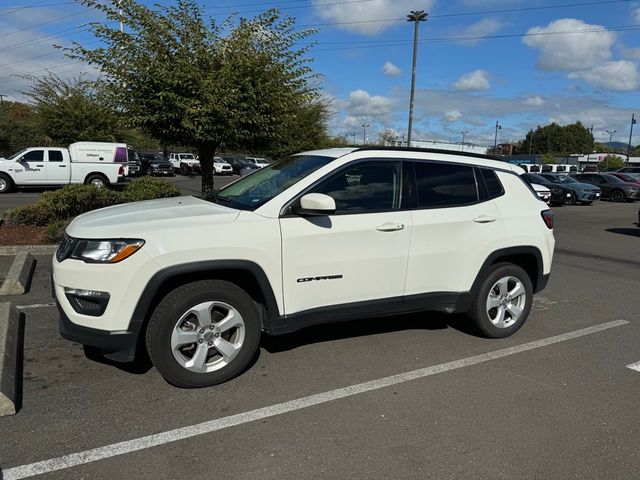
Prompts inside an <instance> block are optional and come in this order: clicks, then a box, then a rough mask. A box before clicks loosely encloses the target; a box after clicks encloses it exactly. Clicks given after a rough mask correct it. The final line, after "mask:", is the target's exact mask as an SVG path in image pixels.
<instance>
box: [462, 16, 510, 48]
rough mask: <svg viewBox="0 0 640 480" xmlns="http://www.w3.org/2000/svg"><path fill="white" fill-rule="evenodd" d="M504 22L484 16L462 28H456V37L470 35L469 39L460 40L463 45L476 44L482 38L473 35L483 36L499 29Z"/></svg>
mask: <svg viewBox="0 0 640 480" xmlns="http://www.w3.org/2000/svg"><path fill="white" fill-rule="evenodd" d="M503 26H504V24H503V23H502V22H501V21H499V20H497V19H495V18H484V19H482V20H480V21H478V22H476V23H474V24H471V25H469V26H468V27H465V28H463V29H462V30H458V31H457V32H456V35H455V36H456V37H470V38H469V40H460V42H458V43H461V44H463V45H471V46H475V45H478V44H479V43H480V42H481V41H482V39H481V38H474V37H484V36H486V35H491V34H492V33H495V32H497V31H498V30H500V29H501V28H502V27H503Z"/></svg>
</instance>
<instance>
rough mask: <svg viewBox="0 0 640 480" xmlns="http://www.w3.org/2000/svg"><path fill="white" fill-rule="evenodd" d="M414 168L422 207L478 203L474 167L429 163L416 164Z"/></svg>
mask: <svg viewBox="0 0 640 480" xmlns="http://www.w3.org/2000/svg"><path fill="white" fill-rule="evenodd" d="M414 166H415V172H416V184H417V186H418V205H419V206H420V207H422V208H424V207H451V206H455V205H466V204H469V203H474V202H477V201H478V188H477V186H476V178H475V175H474V174H473V168H472V167H467V166H464V165H454V164H446V163H429V162H414Z"/></svg>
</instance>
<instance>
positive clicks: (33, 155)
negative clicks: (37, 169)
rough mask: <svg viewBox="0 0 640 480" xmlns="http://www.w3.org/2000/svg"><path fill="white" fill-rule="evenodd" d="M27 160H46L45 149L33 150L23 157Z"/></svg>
mask: <svg viewBox="0 0 640 480" xmlns="http://www.w3.org/2000/svg"><path fill="white" fill-rule="evenodd" d="M22 160H24V161H25V162H42V161H44V150H31V151H30V152H27V153H25V154H24V156H23V157H22Z"/></svg>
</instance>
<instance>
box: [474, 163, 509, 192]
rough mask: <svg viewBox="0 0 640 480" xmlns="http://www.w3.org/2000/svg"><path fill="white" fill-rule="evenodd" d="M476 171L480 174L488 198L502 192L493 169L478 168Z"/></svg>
mask: <svg viewBox="0 0 640 480" xmlns="http://www.w3.org/2000/svg"><path fill="white" fill-rule="evenodd" d="M478 171H479V172H480V176H481V177H482V180H483V182H484V186H485V188H486V190H487V195H488V196H489V198H496V197H499V196H500V195H502V194H503V193H504V189H503V188H502V184H501V183H500V180H499V179H498V175H497V174H496V172H495V171H494V170H489V169H488V168H479V169H478Z"/></svg>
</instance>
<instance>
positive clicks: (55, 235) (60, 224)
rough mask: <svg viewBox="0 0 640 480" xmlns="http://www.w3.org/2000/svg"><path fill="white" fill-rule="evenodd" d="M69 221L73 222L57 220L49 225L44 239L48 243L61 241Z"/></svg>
mask: <svg viewBox="0 0 640 480" xmlns="http://www.w3.org/2000/svg"><path fill="white" fill-rule="evenodd" d="M69 223H71V220H56V221H55V222H53V223H50V224H49V225H47V227H46V228H45V229H44V234H43V237H44V240H45V241H46V242H47V243H59V242H60V241H61V240H62V237H63V236H64V231H65V230H66V228H67V225H69Z"/></svg>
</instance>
